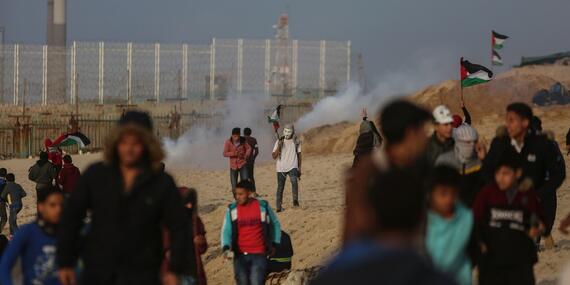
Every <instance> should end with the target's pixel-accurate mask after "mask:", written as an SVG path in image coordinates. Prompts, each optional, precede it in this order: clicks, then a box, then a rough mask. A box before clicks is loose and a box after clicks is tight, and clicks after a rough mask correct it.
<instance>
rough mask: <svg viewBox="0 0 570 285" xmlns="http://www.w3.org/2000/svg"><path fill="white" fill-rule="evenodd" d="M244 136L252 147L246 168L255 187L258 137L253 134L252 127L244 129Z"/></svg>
mask: <svg viewBox="0 0 570 285" xmlns="http://www.w3.org/2000/svg"><path fill="white" fill-rule="evenodd" d="M243 136H244V138H245V141H246V142H247V144H248V145H249V147H250V148H251V155H250V156H249V158H248V160H247V163H246V168H247V175H248V177H249V180H250V181H251V182H253V187H254V189H255V175H254V173H255V169H254V168H255V159H256V158H257V156H258V155H259V147H258V146H257V139H256V138H254V137H252V136H251V128H245V129H243Z"/></svg>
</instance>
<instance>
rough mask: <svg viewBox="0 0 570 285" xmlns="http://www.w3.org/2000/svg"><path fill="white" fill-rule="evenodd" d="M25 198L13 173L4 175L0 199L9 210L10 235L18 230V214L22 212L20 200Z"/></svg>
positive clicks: (24, 192) (24, 193)
mask: <svg viewBox="0 0 570 285" xmlns="http://www.w3.org/2000/svg"><path fill="white" fill-rule="evenodd" d="M24 197H26V191H24V189H23V188H22V186H20V184H18V183H16V176H14V174H13V173H8V175H6V187H4V191H2V194H0V198H1V199H2V200H4V201H6V203H7V205H8V207H9V209H10V235H13V234H14V233H15V232H16V230H17V229H18V222H17V218H18V213H19V212H20V211H21V210H22V198H24Z"/></svg>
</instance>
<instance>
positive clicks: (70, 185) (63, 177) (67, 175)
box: [57, 155, 81, 196]
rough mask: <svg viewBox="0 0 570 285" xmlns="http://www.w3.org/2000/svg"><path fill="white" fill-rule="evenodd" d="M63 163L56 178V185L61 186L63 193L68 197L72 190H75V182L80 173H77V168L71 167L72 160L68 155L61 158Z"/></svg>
mask: <svg viewBox="0 0 570 285" xmlns="http://www.w3.org/2000/svg"><path fill="white" fill-rule="evenodd" d="M63 162H64V165H63V168H62V169H61V171H60V172H59V175H58V176H57V184H59V185H60V186H61V189H62V190H63V193H65V195H66V196H68V195H69V194H70V193H71V192H72V191H73V189H75V184H77V180H79V177H80V176H81V172H80V171H79V168H77V167H76V166H75V165H73V160H72V159H71V156H70V155H65V156H64V157H63Z"/></svg>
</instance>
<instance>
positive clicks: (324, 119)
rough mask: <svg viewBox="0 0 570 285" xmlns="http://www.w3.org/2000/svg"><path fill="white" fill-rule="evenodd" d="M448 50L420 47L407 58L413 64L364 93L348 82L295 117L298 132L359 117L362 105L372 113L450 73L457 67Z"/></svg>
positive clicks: (356, 85) (447, 76)
mask: <svg viewBox="0 0 570 285" xmlns="http://www.w3.org/2000/svg"><path fill="white" fill-rule="evenodd" d="M450 54H452V53H449V52H444V51H443V50H431V49H430V50H427V49H425V50H423V51H420V52H418V53H417V54H416V55H415V56H414V58H413V59H410V62H413V63H414V65H408V66H407V67H405V68H401V69H400V70H396V71H392V72H391V73H389V74H387V75H386V76H384V77H383V78H382V79H381V80H378V81H377V82H378V83H377V84H376V86H375V87H374V88H373V90H372V91H371V92H369V93H368V94H363V92H362V91H361V88H360V86H359V85H358V84H357V83H355V82H350V83H349V84H348V85H347V86H346V87H345V88H344V89H343V90H341V91H340V92H339V93H337V94H336V95H334V96H331V97H327V98H324V99H323V100H321V101H319V102H318V103H317V104H315V106H314V107H313V111H311V112H310V113H308V114H306V115H304V116H303V117H301V118H300V119H299V120H298V121H297V123H296V127H297V129H298V130H299V131H301V132H302V131H306V130H308V129H310V128H314V127H318V126H322V125H326V124H335V123H339V122H342V121H354V120H357V119H358V118H359V116H360V112H361V110H362V109H363V108H367V109H368V114H369V115H370V116H373V115H374V114H375V113H376V112H377V111H378V110H379V108H380V106H381V105H382V104H383V103H384V102H385V101H387V100H389V99H391V98H394V97H397V96H403V95H408V94H411V93H412V92H415V91H417V90H418V89H420V88H422V87H425V86H427V85H429V84H433V83H435V82H439V81H441V80H443V79H446V78H449V77H450V76H451V74H454V72H455V71H454V70H455V68H458V67H457V63H456V61H455V60H454V59H453V57H452V56H450Z"/></svg>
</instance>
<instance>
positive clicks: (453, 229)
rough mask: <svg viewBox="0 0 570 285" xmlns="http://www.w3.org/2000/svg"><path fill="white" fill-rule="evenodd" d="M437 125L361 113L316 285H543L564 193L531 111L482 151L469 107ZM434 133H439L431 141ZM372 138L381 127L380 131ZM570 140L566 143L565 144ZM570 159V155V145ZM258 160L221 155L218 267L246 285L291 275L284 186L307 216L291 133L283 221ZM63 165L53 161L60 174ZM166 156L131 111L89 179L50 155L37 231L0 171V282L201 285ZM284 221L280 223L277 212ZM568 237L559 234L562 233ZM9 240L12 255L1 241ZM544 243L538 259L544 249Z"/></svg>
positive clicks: (419, 115) (184, 198)
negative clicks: (541, 268) (265, 190)
mask: <svg viewBox="0 0 570 285" xmlns="http://www.w3.org/2000/svg"><path fill="white" fill-rule="evenodd" d="M462 110H463V113H464V118H463V117H461V116H459V115H452V114H451V112H450V110H449V109H448V108H447V107H446V106H443V105H442V106H437V107H436V108H435V109H434V110H433V111H432V112H429V111H427V110H425V109H424V108H422V107H420V106H417V105H415V104H413V103H411V102H409V101H406V100H396V101H393V102H391V103H389V104H387V105H386V106H385V107H384V108H383V109H382V110H381V112H380V114H381V115H380V116H379V120H378V121H377V122H376V123H375V122H374V120H369V118H368V115H367V113H366V110H363V112H362V122H361V123H360V129H359V137H358V139H357V143H356V148H355V150H354V161H353V165H352V168H351V169H350V170H349V171H348V173H347V177H346V208H345V222H344V230H343V233H342V238H343V244H342V246H341V249H340V251H339V253H338V254H337V255H336V256H335V257H333V259H332V260H331V261H330V262H329V263H328V264H327V265H326V266H325V267H324V268H323V269H322V270H321V271H320V272H319V274H318V275H317V277H316V278H315V279H314V280H312V281H311V284H316V285H320V284H348V283H354V284H375V283H378V282H379V281H378V280H379V278H381V280H382V282H381V283H382V284H461V285H468V284H472V282H473V279H474V276H473V272H474V271H477V272H478V273H477V279H478V282H479V283H478V284H481V285H487V284H490V285H492V284H522V285H525V284H534V283H535V278H534V265H535V263H536V262H537V261H538V254H537V252H538V251H540V250H551V249H552V248H553V247H554V244H555V243H554V240H553V238H552V235H551V233H552V230H553V227H554V220H555V217H556V207H557V200H556V199H557V198H556V197H557V196H556V191H557V189H558V188H559V187H560V186H561V184H562V182H563V181H564V179H565V175H566V169H565V163H564V157H563V155H562V152H561V150H560V148H559V146H558V144H557V143H556V141H555V140H554V139H553V137H552V135H548V134H547V132H545V131H543V130H542V124H541V121H540V119H539V118H538V117H536V116H534V115H533V112H532V109H531V108H530V107H529V106H528V105H526V104H524V103H512V104H510V105H508V106H507V108H506V121H505V125H504V126H503V127H501V128H499V130H498V131H497V135H496V137H495V138H494V139H493V140H492V142H491V144H490V146H489V147H487V146H486V143H485V142H484V141H483V140H481V138H480V137H479V134H478V132H477V130H476V129H475V127H474V126H473V125H472V122H471V116H470V114H469V112H468V111H467V109H466V108H465V106H463V108H462ZM430 123H431V124H432V126H431V129H433V133H432V134H431V135H430V134H429V133H428V131H427V130H428V129H430V127H429V125H430ZM376 124H378V127H376ZM569 138H570V132H569ZM567 145H569V146H570V139H569V143H567ZM259 153H260V151H259V147H258V143H257V140H256V139H255V138H254V137H253V136H252V130H251V129H250V128H245V129H244V131H243V136H242V132H241V129H240V128H234V129H233V130H232V133H231V137H230V138H229V139H228V140H227V141H226V142H225V144H224V149H223V156H224V157H227V158H228V160H229V165H230V185H231V190H232V193H231V197H232V200H233V202H232V203H230V204H229V205H228V206H227V208H226V211H225V215H224V218H223V221H222V226H221V229H220V232H221V240H220V243H221V245H220V247H221V255H222V256H223V257H224V259H226V260H231V262H232V264H233V271H234V279H235V283H236V284H238V285H260V284H265V280H266V278H267V276H268V274H270V273H272V272H281V271H283V270H288V269H291V266H292V263H291V261H292V256H293V247H292V242H291V237H290V236H289V235H288V234H287V233H286V232H285V231H284V230H283V228H282V225H281V223H280V222H279V216H278V214H279V213H280V212H282V211H283V210H284V208H283V202H282V201H283V192H284V188H285V184H286V180H287V177H289V180H290V182H291V189H292V195H293V199H292V203H293V205H292V207H299V205H300V203H299V180H300V179H301V173H302V172H301V166H302V159H301V141H300V140H299V138H298V137H297V135H296V133H295V128H294V126H293V125H286V126H285V127H284V128H283V133H282V136H279V137H278V138H277V139H276V141H275V144H274V147H273V150H272V154H271V156H272V158H273V159H274V160H275V161H276V165H275V167H276V169H275V171H276V176H277V181H276V185H277V190H276V200H275V207H271V206H270V204H269V202H267V201H266V200H264V199H262V198H261V196H260V195H259V194H258V191H260V190H259V189H257V188H256V185H255V178H254V168H255V161H256V158H257V157H258V155H259ZM59 157H61V162H62V165H59V166H58V165H57V164H56V163H54V161H52V160H53V159H56V160H57V161H59V160H60V159H59ZM164 158H165V154H164V150H163V149H162V146H161V143H160V141H159V140H158V138H157V136H156V135H155V134H154V132H153V122H152V120H151V118H150V116H149V115H148V114H147V113H144V112H139V111H129V112H125V113H124V114H123V115H122V117H121V119H120V120H119V121H118V123H117V126H116V128H115V130H114V131H113V132H112V134H111V135H110V136H109V137H108V138H107V141H106V145H105V149H104V153H103V161H101V162H98V163H95V164H93V165H91V166H89V167H88V168H87V169H86V170H85V171H83V173H81V172H80V171H79V169H78V168H77V167H76V166H74V165H73V161H72V158H71V156H69V155H52V156H51V158H50V155H49V154H48V152H41V153H40V158H39V160H38V161H37V162H36V163H35V164H34V165H33V166H32V167H31V168H30V169H29V174H28V179H29V180H31V181H33V182H34V183H35V185H36V187H35V188H36V197H37V199H36V201H35V202H36V205H37V218H36V219H35V220H34V221H33V222H31V223H29V224H27V225H24V226H22V227H20V228H19V227H18V223H17V215H18V213H19V212H20V211H21V210H22V208H23V203H24V202H23V199H25V197H26V196H27V193H26V191H25V190H24V189H23V188H22V186H21V185H19V184H18V183H17V182H16V177H15V175H14V174H12V173H8V170H7V169H5V168H1V169H0V226H2V227H1V228H0V229H4V227H5V225H6V224H8V225H9V235H8V236H0V250H1V251H2V252H3V253H2V257H1V259H0V283H1V284H7V285H9V284H14V283H16V281H17V280H15V278H14V275H13V271H14V268H15V266H16V264H17V260H21V278H22V279H23V283H24V284H63V285H73V284H117V285H118V284H166V285H171V284H172V285H173V284H182V285H193V284H200V285H206V284H207V283H208V281H207V276H206V273H205V270H204V265H203V261H202V255H203V254H205V253H206V251H207V249H208V247H209V244H208V241H207V238H206V225H205V224H204V223H203V221H202V219H201V218H200V217H199V215H198V209H199V206H198V191H197V190H196V189H194V188H189V187H185V186H180V185H177V184H176V182H175V181H174V179H173V178H172V177H171V176H170V175H169V174H168V173H167V172H166V171H165V164H164V163H163V160H164ZM273 209H275V211H274V210H273ZM569 225H570V216H569V217H568V218H566V219H564V221H563V223H562V225H561V230H566V228H567V227H568V226H569ZM8 240H9V242H8ZM541 241H543V242H544V246H543V245H542V244H541Z"/></svg>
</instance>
